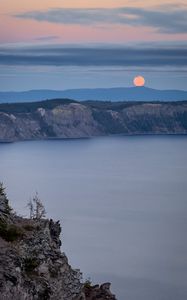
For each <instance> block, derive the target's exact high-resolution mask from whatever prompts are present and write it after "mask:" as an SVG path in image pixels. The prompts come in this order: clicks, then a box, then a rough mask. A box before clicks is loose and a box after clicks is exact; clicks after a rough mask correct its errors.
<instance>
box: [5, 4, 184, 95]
mask: <svg viewBox="0 0 187 300" xmlns="http://www.w3.org/2000/svg"><path fill="white" fill-rule="evenodd" d="M0 13H1V18H0V68H1V72H0V90H1V91H10V90H11V91H13V90H15V91H16V90H19V91H22V90H30V89H58V90H62V89H69V88H89V87H90V88H93V87H117V86H132V85H133V78H134V77H135V76H137V75H142V76H144V77H145V81H146V86H149V87H152V88H158V89H183V90H187V17H186V16H187V2H186V0H185V1H180V0H178V1H175V0H169V1H168V0H162V1H161V0H149V1H148V0H144V1H140V0H102V1H99V0H84V1H83V0H68V1H64V0H40V1H38V0H32V1H28V0H6V1H5V0H1V2H0Z"/></svg>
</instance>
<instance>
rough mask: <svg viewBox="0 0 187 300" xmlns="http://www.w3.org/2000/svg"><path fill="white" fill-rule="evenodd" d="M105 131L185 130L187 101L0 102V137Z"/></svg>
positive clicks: (63, 135)
mask: <svg viewBox="0 0 187 300" xmlns="http://www.w3.org/2000/svg"><path fill="white" fill-rule="evenodd" d="M109 134H187V102H186V101H182V102H149V103H145V102H118V103H112V102H99V101H87V102H81V103H79V102H76V101H73V100H67V99H57V100H48V101H41V102H33V103H17V104H1V105H0V141H16V140H26V139H45V138H80V137H91V136H99V135H109Z"/></svg>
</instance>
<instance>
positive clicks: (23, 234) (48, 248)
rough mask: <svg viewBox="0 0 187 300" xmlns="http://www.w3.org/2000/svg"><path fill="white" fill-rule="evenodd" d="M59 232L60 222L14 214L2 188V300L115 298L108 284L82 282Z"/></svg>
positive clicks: (0, 293) (0, 263)
mask: <svg viewBox="0 0 187 300" xmlns="http://www.w3.org/2000/svg"><path fill="white" fill-rule="evenodd" d="M60 231H61V227H60V224H59V222H54V221H53V220H47V219H41V220H35V219H25V218H21V217H18V216H16V215H15V214H13V213H12V212H11V209H10V207H9V205H8V200H7V198H6V194H5V193H4V190H3V189H2V187H0V299H3V300H13V299H14V300H47V299H51V300H89V299H90V300H92V299H96V298H97V299H100V300H104V299H111V300H115V299H116V298H115V297H114V296H113V295H112V294H111V293H110V290H109V284H104V285H101V286H100V287H99V286H95V287H91V286H84V285H83V284H82V283H81V273H80V271H79V270H73V269H72V268H71V266H70V265H69V263H68V259H67V257H66V255H65V254H64V253H62V252H61V250H60V245H61V241H60V239H59V235H60ZM93 297H96V298H93Z"/></svg>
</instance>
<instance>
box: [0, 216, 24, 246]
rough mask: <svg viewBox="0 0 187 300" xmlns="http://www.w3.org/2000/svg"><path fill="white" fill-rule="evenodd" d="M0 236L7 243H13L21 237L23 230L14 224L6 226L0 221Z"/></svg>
mask: <svg viewBox="0 0 187 300" xmlns="http://www.w3.org/2000/svg"><path fill="white" fill-rule="evenodd" d="M0 236H1V237H2V238H3V239H4V240H5V241H7V242H14V241H16V240H18V239H19V238H21V237H22V236H23V230H22V229H21V228H20V227H18V226H16V225H14V224H12V225H7V224H6V223H5V222H3V221H0Z"/></svg>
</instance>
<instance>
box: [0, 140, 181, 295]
mask: <svg viewBox="0 0 187 300" xmlns="http://www.w3.org/2000/svg"><path fill="white" fill-rule="evenodd" d="M0 181H3V182H4V184H5V186H6V187H7V194H8V197H9V199H10V201H11V205H12V206H13V208H14V209H15V210H16V211H17V212H18V213H19V214H21V215H24V216H26V215H28V211H27V209H26V204H27V202H28V200H29V198H30V197H32V196H34V194H35V192H36V191H37V192H38V193H39V196H40V198H41V199H42V201H43V203H44V204H45V207H46V210H47V213H48V217H52V218H54V219H56V220H60V221H61V224H62V251H64V252H66V254H67V256H68V258H69V262H70V264H71V265H72V266H73V267H74V268H80V269H81V271H82V272H83V273H84V278H85V279H86V278H88V277H90V278H91V281H92V282H93V283H97V282H106V281H109V282H112V291H113V292H114V293H115V294H116V296H117V298H118V299H119V300H137V299H138V300H186V299H187V137H185V136H116V137H102V138H93V139H77V140H53V141H32V142H31V141H28V142H18V143H12V144H11V143H10V144H0Z"/></svg>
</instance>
